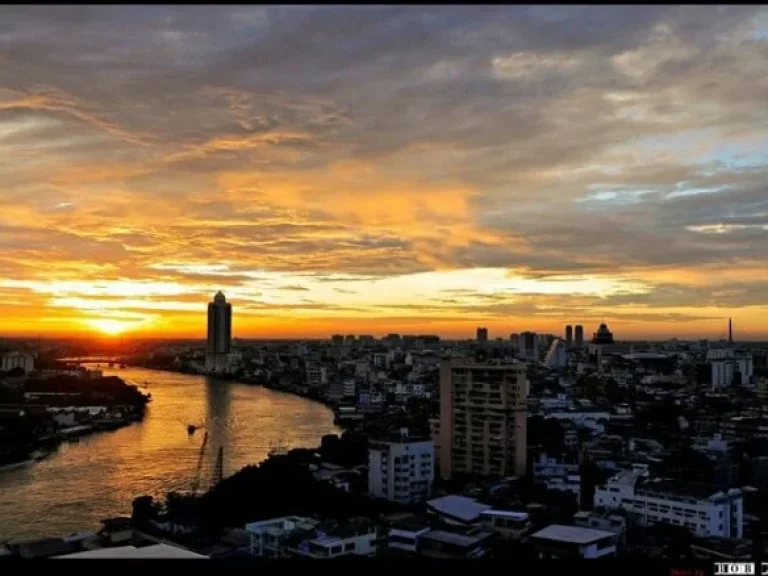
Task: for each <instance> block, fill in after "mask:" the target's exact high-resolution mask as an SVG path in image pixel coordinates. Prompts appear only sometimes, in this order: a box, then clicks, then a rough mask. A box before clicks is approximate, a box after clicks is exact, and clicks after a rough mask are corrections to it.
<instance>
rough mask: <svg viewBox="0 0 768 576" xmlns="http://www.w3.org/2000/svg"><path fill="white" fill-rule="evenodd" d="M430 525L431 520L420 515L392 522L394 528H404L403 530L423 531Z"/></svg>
mask: <svg viewBox="0 0 768 576" xmlns="http://www.w3.org/2000/svg"><path fill="white" fill-rule="evenodd" d="M429 527H430V526H429V522H427V521H426V520H424V519H422V518H420V517H418V516H408V517H407V518H402V519H400V520H397V521H396V522H393V523H392V529H393V530H402V531H403V532H421V531H422V530H424V529H427V528H429Z"/></svg>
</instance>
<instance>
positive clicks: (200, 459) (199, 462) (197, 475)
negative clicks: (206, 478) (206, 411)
mask: <svg viewBox="0 0 768 576" xmlns="http://www.w3.org/2000/svg"><path fill="white" fill-rule="evenodd" d="M207 444H208V432H206V433H205V436H203V443H202V444H201V445H200V453H199V455H198V457H197V468H196V469H195V477H194V478H193V479H192V493H193V494H196V493H197V491H198V490H199V489H200V473H201V472H202V470H203V459H204V458H205V447H206V446H207Z"/></svg>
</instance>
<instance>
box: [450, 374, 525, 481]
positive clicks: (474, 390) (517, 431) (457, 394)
mask: <svg viewBox="0 0 768 576" xmlns="http://www.w3.org/2000/svg"><path fill="white" fill-rule="evenodd" d="M527 389H528V386H527V379H526V370H525V366H524V365H521V364H500V363H472V362H468V361H466V360H462V359H446V360H443V361H442V362H441V364H440V441H439V443H438V445H439V447H440V454H439V460H440V476H441V477H442V478H444V479H447V478H450V477H451V475H452V474H455V473H466V474H474V475H480V476H496V477H503V476H510V475H517V476H524V475H525V465H526V454H527V452H526V450H527V446H526V443H527V439H526V424H527V403H526V396H527Z"/></svg>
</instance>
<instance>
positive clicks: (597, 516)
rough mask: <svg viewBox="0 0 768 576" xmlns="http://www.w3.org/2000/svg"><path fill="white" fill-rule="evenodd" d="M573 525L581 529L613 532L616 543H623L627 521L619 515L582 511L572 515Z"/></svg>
mask: <svg viewBox="0 0 768 576" xmlns="http://www.w3.org/2000/svg"><path fill="white" fill-rule="evenodd" d="M573 524H574V526H581V527H582V528H593V529H595V530H603V531H605V532H613V533H614V534H616V535H617V536H618V540H617V542H618V543H623V542H624V541H625V539H626V534H627V519H626V518H624V517H623V516H621V515H619V514H611V513H609V512H590V511H586V510H583V511H581V512H576V514H574V515H573Z"/></svg>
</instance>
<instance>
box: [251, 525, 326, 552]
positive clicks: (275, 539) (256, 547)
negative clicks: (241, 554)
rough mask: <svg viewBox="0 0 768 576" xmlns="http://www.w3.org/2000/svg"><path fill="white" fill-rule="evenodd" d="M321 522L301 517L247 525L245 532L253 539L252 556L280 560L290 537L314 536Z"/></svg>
mask: <svg viewBox="0 0 768 576" xmlns="http://www.w3.org/2000/svg"><path fill="white" fill-rule="evenodd" d="M318 524H319V522H318V521H317V520H313V519H311V518H302V517H301V516H286V517H284V518H272V519H271V520H263V521H261V522H252V523H250V524H246V526H245V530H246V531H247V532H248V534H249V535H250V537H251V555H253V556H257V557H259V558H280V557H281V556H282V555H283V554H282V547H283V546H284V545H285V543H286V541H287V540H288V538H289V537H290V536H294V535H296V534H305V535H310V534H314V532H313V531H314V529H315V528H316V527H317V526H318Z"/></svg>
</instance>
